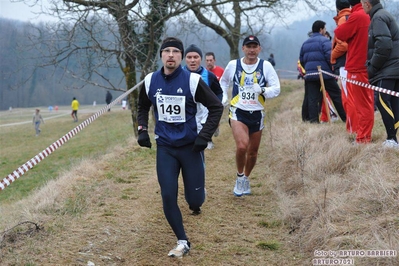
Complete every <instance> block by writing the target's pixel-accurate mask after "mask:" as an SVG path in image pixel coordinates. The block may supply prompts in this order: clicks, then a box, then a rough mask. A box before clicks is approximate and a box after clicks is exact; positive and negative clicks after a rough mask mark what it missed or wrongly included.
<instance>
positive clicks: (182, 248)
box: [168, 240, 190, 258]
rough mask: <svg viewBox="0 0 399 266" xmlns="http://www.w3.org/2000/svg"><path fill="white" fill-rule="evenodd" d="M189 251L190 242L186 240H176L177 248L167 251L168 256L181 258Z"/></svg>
mask: <svg viewBox="0 0 399 266" xmlns="http://www.w3.org/2000/svg"><path fill="white" fill-rule="evenodd" d="M189 251H190V242H188V241H187V240H178V241H177V246H176V247H175V248H174V249H172V250H171V251H169V253H168V256H169V257H176V258H182V257H183V256H184V255H186V254H188V252H189Z"/></svg>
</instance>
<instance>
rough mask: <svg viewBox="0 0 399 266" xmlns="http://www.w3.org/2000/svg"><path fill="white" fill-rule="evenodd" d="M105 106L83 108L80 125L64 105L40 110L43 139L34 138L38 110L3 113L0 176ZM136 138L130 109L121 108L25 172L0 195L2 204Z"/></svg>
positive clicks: (23, 195) (108, 114)
mask: <svg viewBox="0 0 399 266" xmlns="http://www.w3.org/2000/svg"><path fill="white" fill-rule="evenodd" d="M103 107H104V106H98V105H97V106H96V107H93V106H81V108H80V110H79V112H78V116H79V122H78V123H74V122H73V120H72V118H71V116H70V107H69V106H67V107H66V106H61V107H60V108H59V110H58V111H57V112H56V111H54V110H53V111H52V112H49V111H48V110H46V108H44V107H43V108H40V107H39V108H40V109H41V114H42V116H43V118H44V120H45V123H44V124H42V125H41V130H42V132H41V134H40V136H38V137H36V136H35V129H34V126H33V125H32V116H33V113H34V110H35V108H31V109H13V111H12V112H8V111H5V112H1V113H0V166H1V168H0V176H1V178H2V179H3V178H5V177H6V176H7V175H8V174H10V173H12V172H13V171H14V170H16V169H17V168H18V167H20V166H21V165H23V164H24V163H26V162H27V161H28V160H30V159H31V158H32V157H34V156H36V155H37V154H38V153H40V152H42V151H43V150H44V149H45V148H47V147H48V146H50V145H51V144H52V143H54V142H55V141H57V140H58V139H60V138H61V137H62V136H64V135H65V134H67V133H68V132H69V131H70V130H72V129H73V128H75V127H76V126H78V125H79V124H80V123H81V122H83V121H84V120H85V119H87V118H89V117H90V116H91V115H93V114H95V113H96V112H98V111H99V110H100V109H101V108H103ZM131 135H133V127H132V121H131V115H130V111H129V110H122V109H121V108H120V107H119V106H117V107H115V108H113V110H112V111H111V112H107V113H105V114H103V115H102V116H100V117H99V118H98V119H96V120H95V121H94V122H92V123H91V124H90V125H89V126H88V127H86V128H84V129H83V130H82V131H80V132H79V133H78V134H77V135H76V136H75V137H73V138H72V139H70V140H69V141H68V142H67V143H66V144H64V145H62V146H61V147H60V148H58V149H57V150H56V151H55V152H53V153H52V154H51V155H50V156H48V157H47V158H45V159H44V160H43V161H42V162H40V163H39V164H38V165H37V166H35V167H33V168H32V169H31V170H30V171H28V172H27V173H25V174H24V175H23V176H22V177H20V178H19V179H18V180H17V181H15V182H13V183H12V185H11V186H10V187H8V188H7V189H5V190H4V191H3V192H2V193H0V203H1V202H3V203H7V202H11V201H15V200H19V199H21V198H23V197H25V196H26V195H29V194H30V193H31V192H32V190H34V189H36V188H38V187H40V186H42V185H43V184H45V183H46V182H47V181H48V180H51V179H54V178H57V176H58V172H60V171H67V170H68V169H70V168H71V167H73V166H74V165H76V164H79V163H80V161H81V160H82V159H85V158H96V157H98V156H101V155H104V154H106V153H107V152H108V151H109V150H108V149H109V148H112V147H113V146H115V145H116V144H117V143H121V142H123V141H125V140H126V138H128V137H130V136H131Z"/></svg>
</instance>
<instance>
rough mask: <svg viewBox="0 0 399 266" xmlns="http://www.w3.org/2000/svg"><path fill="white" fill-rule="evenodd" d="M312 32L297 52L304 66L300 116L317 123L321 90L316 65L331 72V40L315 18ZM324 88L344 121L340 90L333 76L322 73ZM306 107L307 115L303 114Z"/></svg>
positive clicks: (344, 115) (324, 24)
mask: <svg viewBox="0 0 399 266" xmlns="http://www.w3.org/2000/svg"><path fill="white" fill-rule="evenodd" d="M312 32H313V34H312V35H311V36H310V38H309V39H307V40H306V41H305V42H304V43H303V45H302V47H301V51H300V54H299V61H300V63H301V65H302V66H303V67H304V68H305V71H306V76H305V98H304V102H303V104H302V114H303V115H302V118H303V120H304V121H309V122H311V123H319V113H320V110H321V102H322V98H323V95H322V92H321V91H320V88H321V82H320V78H319V75H318V69H317V67H318V66H321V69H322V70H324V71H327V72H329V73H332V68H331V63H330V57H331V41H330V40H329V39H328V38H326V37H325V36H324V35H325V32H326V23H325V22H324V21H321V20H317V21H315V22H314V23H313V25H312ZM323 79H324V85H325V89H326V91H327V92H328V94H329V95H330V98H331V100H332V102H333V104H334V106H335V108H336V109H337V112H338V114H339V116H340V117H341V119H342V121H346V114H345V111H344V108H343V107H342V100H341V90H340V89H339V87H338V84H337V82H336V81H335V79H334V77H332V76H330V75H327V74H324V73H323ZM306 109H307V113H308V115H306V114H304V110H306Z"/></svg>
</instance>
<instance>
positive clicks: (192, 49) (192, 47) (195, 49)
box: [184, 44, 202, 58]
mask: <svg viewBox="0 0 399 266" xmlns="http://www.w3.org/2000/svg"><path fill="white" fill-rule="evenodd" d="M190 52H196V53H197V54H199V56H200V57H201V58H202V51H201V49H200V48H199V47H198V46H197V45H195V44H190V45H189V46H188V47H187V48H186V50H185V51H184V57H186V55H187V54H188V53H190Z"/></svg>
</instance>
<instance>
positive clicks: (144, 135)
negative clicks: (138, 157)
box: [137, 129, 151, 149]
mask: <svg viewBox="0 0 399 266" xmlns="http://www.w3.org/2000/svg"><path fill="white" fill-rule="evenodd" d="M137 142H138V143H139V145H140V146H141V147H147V148H150V149H151V141H150V136H149V135H148V131H147V130H146V129H142V130H139V138H138V140H137Z"/></svg>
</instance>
